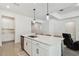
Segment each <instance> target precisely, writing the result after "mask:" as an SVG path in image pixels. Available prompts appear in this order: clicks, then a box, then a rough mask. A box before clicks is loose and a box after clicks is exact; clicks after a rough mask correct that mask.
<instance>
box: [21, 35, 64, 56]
mask: <svg viewBox="0 0 79 59" xmlns="http://www.w3.org/2000/svg"><path fill="white" fill-rule="evenodd" d="M22 36H24V50H25V51H26V52H27V53H28V54H29V55H30V56H61V43H62V40H63V38H59V37H54V36H44V35H31V34H30V35H22Z"/></svg>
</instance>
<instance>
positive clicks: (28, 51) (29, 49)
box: [24, 38, 32, 55]
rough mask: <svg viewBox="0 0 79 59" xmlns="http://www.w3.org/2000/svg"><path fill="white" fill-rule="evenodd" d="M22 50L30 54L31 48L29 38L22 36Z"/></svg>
mask: <svg viewBox="0 0 79 59" xmlns="http://www.w3.org/2000/svg"><path fill="white" fill-rule="evenodd" d="M24 50H25V51H26V52H27V53H28V54H29V55H31V54H32V53H31V51H32V48H31V40H30V39H28V38H24Z"/></svg>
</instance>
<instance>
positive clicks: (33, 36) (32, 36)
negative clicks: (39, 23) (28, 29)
mask: <svg viewBox="0 0 79 59" xmlns="http://www.w3.org/2000/svg"><path fill="white" fill-rule="evenodd" d="M28 37H31V38H37V36H35V35H30V36H28Z"/></svg>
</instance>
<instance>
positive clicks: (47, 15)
mask: <svg viewBox="0 0 79 59" xmlns="http://www.w3.org/2000/svg"><path fill="white" fill-rule="evenodd" d="M46 19H47V20H49V10H48V3H47V14H46Z"/></svg>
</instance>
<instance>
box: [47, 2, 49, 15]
mask: <svg viewBox="0 0 79 59" xmlns="http://www.w3.org/2000/svg"><path fill="white" fill-rule="evenodd" d="M48 11H49V10H48V3H47V15H49V12H48Z"/></svg>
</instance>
